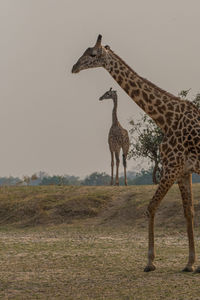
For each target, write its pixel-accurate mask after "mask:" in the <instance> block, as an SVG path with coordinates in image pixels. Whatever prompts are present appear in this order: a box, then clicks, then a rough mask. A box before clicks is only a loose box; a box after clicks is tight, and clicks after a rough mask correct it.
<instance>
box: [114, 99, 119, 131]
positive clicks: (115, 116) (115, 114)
mask: <svg viewBox="0 0 200 300" xmlns="http://www.w3.org/2000/svg"><path fill="white" fill-rule="evenodd" d="M113 104H114V106H113V111H112V124H113V125H116V124H118V123H119V122H118V118H117V97H115V98H113Z"/></svg>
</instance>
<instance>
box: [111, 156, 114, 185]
mask: <svg viewBox="0 0 200 300" xmlns="http://www.w3.org/2000/svg"><path fill="white" fill-rule="evenodd" d="M110 153H111V179H110V185H113V169H114V153H113V152H112V151H110Z"/></svg>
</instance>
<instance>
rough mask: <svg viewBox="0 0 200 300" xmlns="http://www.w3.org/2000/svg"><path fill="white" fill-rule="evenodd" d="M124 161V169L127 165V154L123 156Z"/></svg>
mask: <svg viewBox="0 0 200 300" xmlns="http://www.w3.org/2000/svg"><path fill="white" fill-rule="evenodd" d="M122 159H123V166H124V168H126V166H127V163H126V156H125V154H122Z"/></svg>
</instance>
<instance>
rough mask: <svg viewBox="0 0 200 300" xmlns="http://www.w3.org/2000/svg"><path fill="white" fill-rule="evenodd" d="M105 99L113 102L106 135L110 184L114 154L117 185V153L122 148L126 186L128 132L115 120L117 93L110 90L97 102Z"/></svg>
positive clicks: (117, 181)
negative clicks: (109, 161) (110, 120)
mask: <svg viewBox="0 0 200 300" xmlns="http://www.w3.org/2000/svg"><path fill="white" fill-rule="evenodd" d="M105 99H112V100H113V104H114V106H113V111H112V126H111V128H110V131H109V134H108V144H109V148H110V153H111V182H110V184H111V185H113V167H114V154H115V159H116V177H115V185H119V163H120V160H119V153H120V150H121V148H122V151H123V154H122V158H123V166H124V184H125V185H127V178H126V159H127V155H128V150H129V144H130V143H129V137H128V131H127V130H126V129H124V128H123V127H122V126H121V124H120V123H119V121H118V118H117V101H118V99H117V91H113V90H112V88H110V90H109V91H107V92H106V93H105V94H103V95H102V96H101V97H100V98H99V100H100V101H102V100H105Z"/></svg>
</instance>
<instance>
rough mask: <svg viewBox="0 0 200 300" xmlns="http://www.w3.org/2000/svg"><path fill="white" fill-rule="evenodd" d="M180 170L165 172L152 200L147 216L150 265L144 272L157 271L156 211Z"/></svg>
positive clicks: (148, 264)
mask: <svg viewBox="0 0 200 300" xmlns="http://www.w3.org/2000/svg"><path fill="white" fill-rule="evenodd" d="M179 172H180V170H179V169H178V168H177V169H173V170H167V168H166V170H165V172H163V174H162V177H161V180H160V182H159V186H158V188H157V190H156V192H155V194H154V196H153V198H152V200H151V201H150V203H149V206H148V209H147V216H148V217H149V232H148V233H149V242H148V263H147V266H146V267H145V269H144V272H150V271H154V270H155V269H156V267H155V265H154V263H153V262H154V259H155V251H154V219H155V213H156V210H157V208H158V206H159V204H160V202H161V201H162V199H163V198H164V196H165V195H166V193H167V192H168V190H169V189H170V187H171V186H172V184H173V183H174V181H175V180H176V178H177V177H178V174H179Z"/></svg>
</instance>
